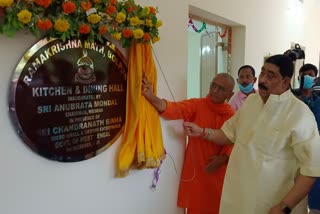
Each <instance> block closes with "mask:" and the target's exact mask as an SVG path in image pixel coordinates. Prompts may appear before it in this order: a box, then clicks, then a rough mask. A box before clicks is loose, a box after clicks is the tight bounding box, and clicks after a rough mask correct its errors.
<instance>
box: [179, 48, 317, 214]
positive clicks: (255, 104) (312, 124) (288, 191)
mask: <svg viewBox="0 0 320 214" xmlns="http://www.w3.org/2000/svg"><path fill="white" fill-rule="evenodd" d="M292 75H293V63H292V61H291V60H290V58H288V57H287V56H284V55H281V54H280V55H274V56H271V57H269V58H268V59H267V60H266V62H265V63H264V65H263V66H262V68H261V73H260V75H259V84H258V86H259V94H253V95H250V96H249V97H248V99H247V100H246V102H245V103H244V105H243V106H242V107H241V108H240V110H238V111H237V113H236V114H235V115H234V116H233V117H231V118H230V119H229V120H228V121H226V122H225V124H224V125H223V126H222V128H221V129H220V130H217V129H216V130H212V129H209V128H205V127H199V126H198V125H196V124H194V123H190V122H185V123H184V126H185V131H186V133H187V134H188V135H189V136H191V137H204V138H206V139H207V140H209V141H211V142H213V143H218V144H229V143H234V148H233V151H232V154H231V157H230V159H229V163H228V168H227V172H226V176H225V180H224V186H223V191H222V199H221V203H220V214H283V213H285V214H289V213H291V214H305V213H306V212H307V207H306V205H305V206H301V203H300V204H299V202H302V201H303V198H305V197H306V196H307V194H308V192H309V191H310V189H311V187H312V185H313V183H314V181H315V179H316V177H319V176H320V137H319V134H318V129H317V123H316V121H315V118H314V116H313V113H312V112H311V111H310V110H309V108H308V107H307V106H306V105H305V104H304V103H302V102H301V101H300V100H298V99H297V98H296V97H295V96H294V95H293V94H292V92H291V91H290V81H291V77H292Z"/></svg>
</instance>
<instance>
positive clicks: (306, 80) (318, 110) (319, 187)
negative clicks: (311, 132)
mask: <svg viewBox="0 0 320 214" xmlns="http://www.w3.org/2000/svg"><path fill="white" fill-rule="evenodd" d="M317 74H318V69H317V67H316V66H314V65H312V64H305V65H303V66H302V67H301V68H300V70H299V82H300V88H299V89H295V90H293V93H294V94H295V95H296V96H297V97H298V98H299V99H300V100H302V101H303V102H304V103H305V104H307V105H308V106H309V108H310V110H311V111H312V112H313V114H314V116H315V118H316V121H317V125H318V130H319V128H320V97H319V96H318V95H317V93H316V92H315V91H313V88H312V87H313V85H314V82H315V78H316V76H317ZM319 143H320V142H319ZM308 204H309V209H310V214H316V213H320V179H319V178H318V179H317V180H316V182H315V184H314V185H313V187H312V189H311V191H310V193H309V196H308Z"/></svg>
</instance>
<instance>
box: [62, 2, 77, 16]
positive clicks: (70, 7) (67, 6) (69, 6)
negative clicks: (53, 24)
mask: <svg viewBox="0 0 320 214" xmlns="http://www.w3.org/2000/svg"><path fill="white" fill-rule="evenodd" d="M76 9H77V7H76V5H75V4H74V3H73V2H72V1H65V2H63V3H62V10H63V12H65V13H66V14H70V13H73V12H74V11H75V10H76Z"/></svg>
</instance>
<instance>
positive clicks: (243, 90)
mask: <svg viewBox="0 0 320 214" xmlns="http://www.w3.org/2000/svg"><path fill="white" fill-rule="evenodd" d="M238 86H239V89H240V91H242V92H243V93H245V94H249V93H250V92H251V91H252V90H253V83H249V85H247V86H246V87H243V86H242V85H241V84H240V83H238Z"/></svg>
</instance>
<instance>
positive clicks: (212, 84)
mask: <svg viewBox="0 0 320 214" xmlns="http://www.w3.org/2000/svg"><path fill="white" fill-rule="evenodd" d="M210 87H211V88H213V89H217V90H218V92H225V91H226V89H225V88H224V87H223V86H221V85H218V84H216V83H215V82H211V83H210Z"/></svg>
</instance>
